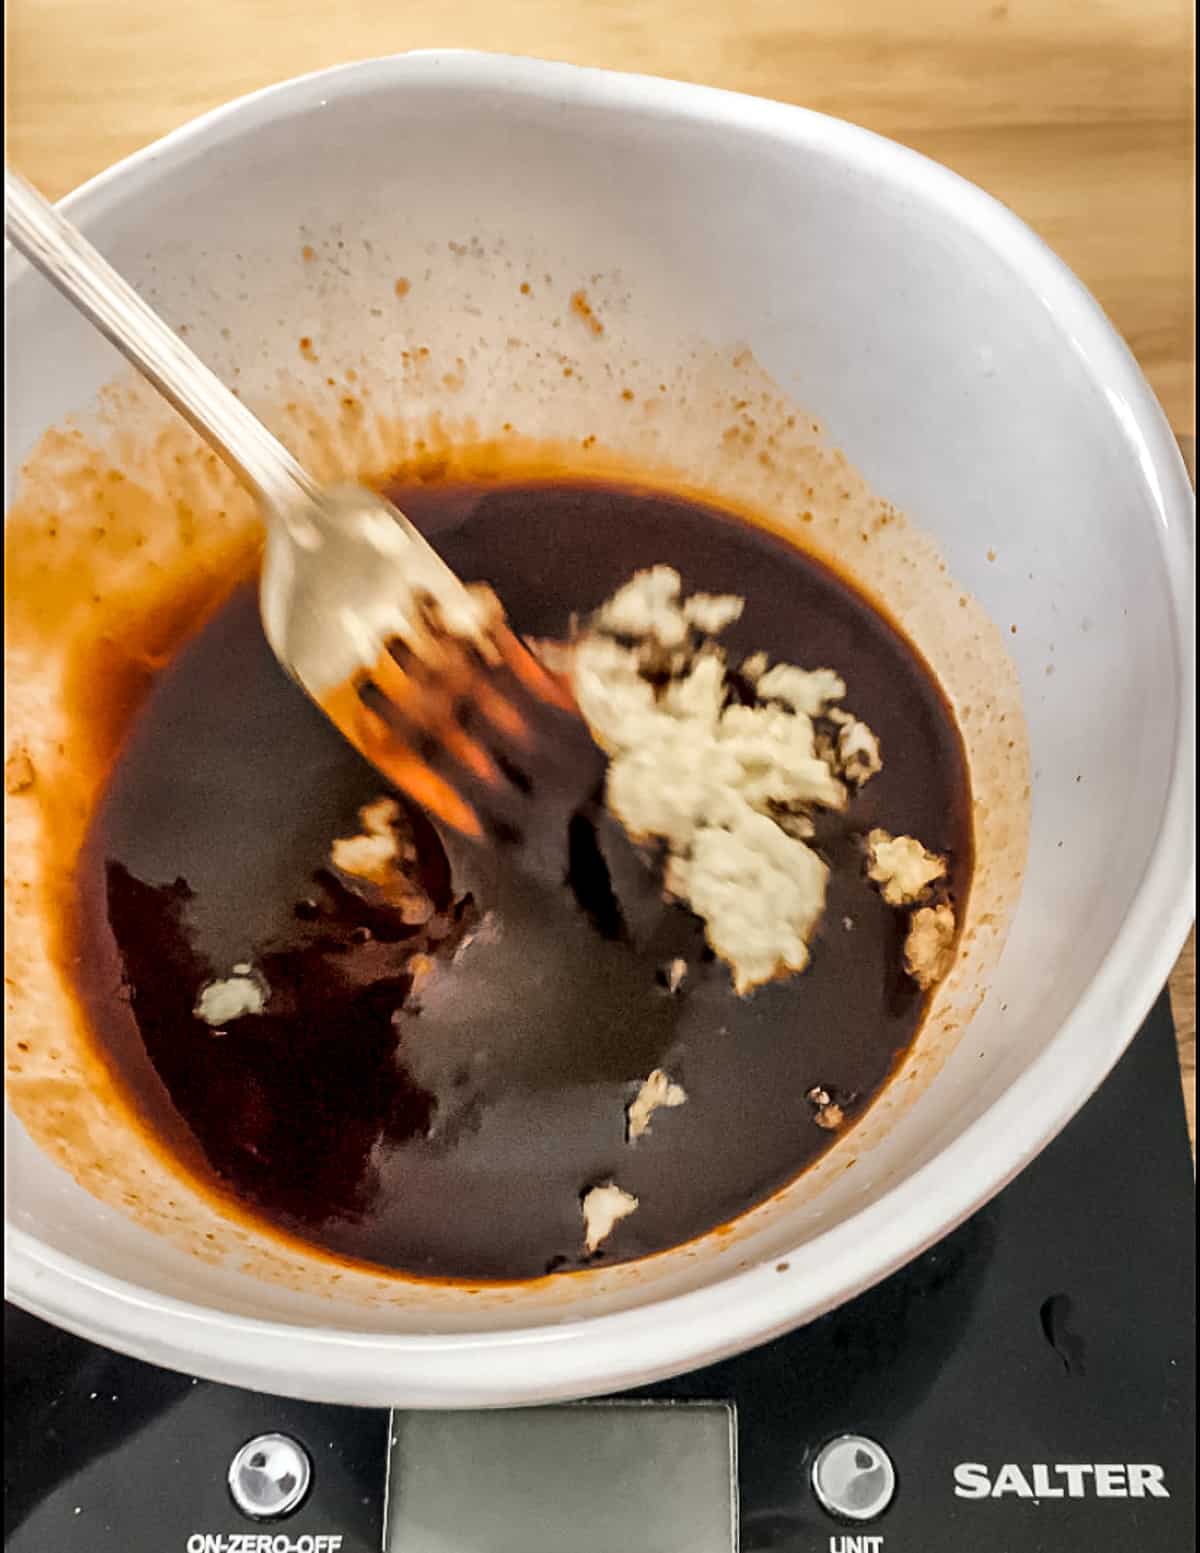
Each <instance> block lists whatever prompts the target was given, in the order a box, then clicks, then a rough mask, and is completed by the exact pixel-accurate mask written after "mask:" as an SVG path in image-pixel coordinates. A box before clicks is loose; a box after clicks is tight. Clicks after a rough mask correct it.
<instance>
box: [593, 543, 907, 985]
mask: <svg viewBox="0 0 1200 1553" xmlns="http://www.w3.org/2000/svg"><path fill="white" fill-rule="evenodd" d="M742 607H743V601H742V600H741V599H739V598H736V597H735V596H733V595H731V594H730V595H725V594H695V595H692V596H691V597H690V598H684V597H682V596H681V582H680V577H679V574H678V572H676V571H674V570H673V569H672V568H671V567H668V566H656V567H653V568H652V569H650V570H649V571H644V572H638V573H637V574H636V575H635V576H634V577H633V578H632V579H631V580H630V581H629V582H628V583H626V584H625V586H624V587H623V588H621V589H619V590H618V592H617V593H615V594H614V595H613V597H612V598H611V599H609V600H608V602H607V603H606V604H604V605H602V607H601V608H600V609H599V610H598V611H597V612H596V614H595V616H594V617H593V618H592V620H591V621H590V622H588V624H587V625H586V627H585V628H584V630H583V631H582V632H581V633H580V634H579V635H578V636H577V638H576V640H575V642H574V645H573V652H572V662H571V677H572V682H573V685H574V688H575V695H576V698H577V700H578V702H579V707H580V710H581V711H582V713H583V715H584V717H585V718H586V719H587V722H588V725H589V726H590V728H591V730H592V733H593V735H594V736H595V738H596V740H597V741H598V742H599V743H600V745H601V746H602V747H603V748H604V749H605V751H606V752H607V754H608V755H609V757H610V762H609V771H608V783H607V793H606V796H607V802H608V806H609V808H610V809H611V811H612V812H613V814H615V815H616V817H617V818H618V819H619V820H620V821H621V823H622V824H623V825H624V826H625V828H626V830H627V831H628V832H629V833H630V835H631V836H633V837H634V838H635V839H636V840H639V841H645V842H661V843H664V844H665V846H666V850H667V859H666V867H665V875H664V878H665V883H666V887H667V889H668V890H669V891H670V892H671V894H673V895H674V896H676V897H677V898H678V899H679V900H681V901H683V902H684V903H685V904H686V905H688V906H690V907H691V909H692V910H693V911H694V912H696V914H697V915H698V916H699V917H701V918H702V919H703V920H704V924H705V930H706V934H707V938H708V942H709V944H710V946H711V947H712V949H713V950H714V952H715V953H716V954H717V955H719V956H720V958H721V959H722V960H724V961H725V962H726V963H727V964H728V965H729V966H730V968H731V969H732V971H733V978H734V985H735V987H736V988H737V991H738V992H739V993H745V992H749V991H750V990H751V989H752V988H754V987H756V986H759V985H760V984H762V983H763V982H767V981H770V980H771V979H772V978H773V977H776V976H780V975H785V974H787V973H789V972H792V971H802V970H803V969H804V968H805V966H806V965H807V964H808V959H809V949H808V946H809V944H810V942H811V941H812V938H813V935H814V934H815V932H816V929H817V924H818V923H819V922H820V919H821V914H822V912H823V911H824V908H825V889H826V883H827V879H828V869H827V867H826V865H825V863H824V862H822V860H821V859H820V858H819V857H818V856H817V853H816V852H815V851H814V850H813V849H812V847H810V846H809V845H808V841H809V839H810V838H811V835H812V820H811V813H812V811H813V810H814V809H822V808H823V809H829V810H842V809H844V808H845V807H846V803H847V801H848V789H847V785H846V784H847V780H849V781H850V782H852V783H855V784H859V783H861V782H863V781H865V780H866V779H867V777H868V776H869V775H870V774H871V770H870V769H868V767H871V768H872V769H874V770H877V769H879V765H880V764H881V762H880V759H879V748H878V743H877V741H875V739H874V736H873V735H872V734H871V732H870V730H869V729H868V728H866V725H865V724H863V723H860V722H859V721H858V720H857V719H855V718H853V717H851V716H850V714H848V713H845V714H842V715H843V718H844V719H845V720H844V721H842V726H841V730H840V731H841V733H842V734H843V735H845V739H844V741H843V739H841V738H837V737H834V736H833V727H832V726H831V727H830V728H829V729H828V730H827V734H826V735H824V736H821V737H819V735H818V729H817V727H816V720H818V719H826V720H827V722H828V723H829V724H831V725H834V726H836V720H835V718H834V716H833V714H834V713H835V712H840V710H841V709H840V708H839V707H838V706H837V703H838V702H839V701H840V700H841V699H842V697H844V696H845V694H846V686H845V684H844V682H843V681H842V679H841V678H840V676H839V675H837V674H836V673H835V672H834V671H833V670H832V669H827V668H821V669H815V670H806V669H801V668H797V667H795V666H794V665H793V664H787V663H781V664H776V665H775V666H774V667H771V666H769V663H768V660H767V658H766V655H765V654H761V653H758V654H754V655H753V656H752V657H750V658H747V659H745V660H744V661H743V662H742V664H741V666H740V669H739V671H738V673H739V675H740V678H741V680H742V681H743V682H744V684H749V685H751V686H753V688H754V691H755V697H756V698H755V701H754V704H752V705H745V704H743V700H744V696H743V697H742V698H739V697H737V696H735V694H734V687H733V685H732V684H731V682H730V679H729V675H728V672H727V665H726V656H725V652H724V650H723V649H722V648H721V647H720V646H719V645H718V644H717V643H716V642H715V641H714V640H713V637H714V636H715V635H716V634H717V633H719V632H720V631H722V630H724V629H726V628H727V627H728V626H729V625H731V624H732V623H733V622H734V621H735V620H737V619H738V618H739V616H740V615H741V613H742ZM843 744H844V749H843Z"/></svg>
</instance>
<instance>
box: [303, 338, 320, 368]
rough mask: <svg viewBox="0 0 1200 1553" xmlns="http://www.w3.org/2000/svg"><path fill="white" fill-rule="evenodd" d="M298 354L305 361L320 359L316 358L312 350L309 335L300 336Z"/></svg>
mask: <svg viewBox="0 0 1200 1553" xmlns="http://www.w3.org/2000/svg"><path fill="white" fill-rule="evenodd" d="M300 354H301V355H302V356H303V357H304V359H305V361H318V360H319V359H320V358H319V357H318V356H317V353H316V351H315V350H314V349H313V342H312V336H311V335H308V334H302V335H301V336H300Z"/></svg>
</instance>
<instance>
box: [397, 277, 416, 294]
mask: <svg viewBox="0 0 1200 1553" xmlns="http://www.w3.org/2000/svg"><path fill="white" fill-rule="evenodd" d="M393 290H394V291H395V293H396V295H397V296H398V297H406V296H407V295H408V293H409V292H410V291H411V290H412V282H411V281H410V280H409V279H408V278H407V277H406V276H404V275H401V276H400V278H399V280H397V282H396V284H395V286H394V287H393Z"/></svg>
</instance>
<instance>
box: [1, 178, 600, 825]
mask: <svg viewBox="0 0 1200 1553" xmlns="http://www.w3.org/2000/svg"><path fill="white" fill-rule="evenodd" d="M4 193H5V221H4V227H5V233H6V235H7V237H8V239H9V241H10V242H11V243H12V244H13V247H14V248H16V249H18V250H19V251H20V252H21V253H22V254H24V256H25V257H26V258H27V259H28V260H29V261H30V263H31V264H33V265H34V266H35V267H36V268H37V269H38V270H40V271H41V273H42V274H43V275H45V277H46V278H47V279H48V280H50V281H51V282H52V283H53V284H54V285H55V286H56V287H57V288H58V290H59V291H61V292H62V294H63V295H64V296H65V297H66V298H67V300H68V301H70V302H71V303H73V305H74V306H75V307H77V308H78V309H79V311H80V312H81V313H83V314H84V316H85V317H86V318H88V319H89V320H90V321H91V322H92V323H93V324H94V325H95V326H96V327H97V328H98V329H99V330H100V332H101V333H102V334H103V335H104V336H105V337H106V338H107V339H108V340H109V341H110V342H111V343H112V344H113V345H115V346H116V348H117V349H118V350H119V351H120V352H121V353H122V354H123V355H124V356H125V357H126V358H127V359H128V360H129V361H130V362H132V363H133V365H134V366H135V367H136V368H137V369H138V371H139V372H141V373H142V374H143V376H144V377H146V378H147V379H148V380H149V381H150V382H151V383H152V384H153V385H154V387H155V388H157V389H158V391H159V392H160V393H161V394H162V395H163V396H164V398H166V399H167V400H168V401H169V402H170V403H171V404H172V405H174V407H175V409H176V410H178V411H179V413H180V414H181V415H182V416H183V417H184V418H185V419H186V420H187V421H188V422H189V423H190V424H191V425H192V427H193V428H194V429H195V430H196V431H197V432H198V433H199V434H200V436H201V437H203V438H204V440H205V441H206V442H207V443H208V444H209V445H210V446H211V447H212V448H213V450H214V451H215V452H216V453H217V454H218V455H219V456H220V457H221V458H222V459H223V460H224V461H225V463H227V464H228V465H229V467H230V468H231V469H232V470H233V472H234V473H235V474H236V475H237V476H238V478H239V479H240V480H241V481H242V483H243V484H244V485H245V486H246V487H247V488H248V489H249V490H250V492H251V493H252V494H253V495H254V496H255V497H256V499H257V500H258V503H259V505H260V507H261V509H262V512H263V515H264V517H265V519H266V533H267V539H266V550H265V555H264V560H263V569H262V579H261V585H260V593H259V598H260V608H261V613H262V621H263V628H264V631H265V633H266V636H267V640H268V641H269V642H270V644H271V647H272V649H273V650H274V652H275V654H276V656H277V657H278V659H279V661H280V663H281V664H282V665H283V667H284V668H285V669H286V670H287V671H288V673H289V674H291V675H292V676H293V678H294V679H295V680H296V681H297V682H298V683H299V684H300V685H301V686H302V688H303V689H304V690H305V691H306V692H307V693H308V694H309V696H311V697H312V699H313V700H314V701H315V702H316V703H317V704H318V705H319V706H320V707H321V708H322V709H323V710H324V711H325V712H326V713H327V714H328V716H329V717H330V718H331V719H332V721H333V722H334V723H335V724H336V725H337V727H338V728H339V729H340V730H341V732H342V733H343V734H344V735H345V737H346V738H347V739H349V741H350V742H351V743H352V744H353V745H354V746H355V747H356V748H357V749H358V750H359V751H360V752H361V753H362V754H363V755H365V756H366V758H367V759H368V760H370V761H371V762H372V764H374V765H375V766H376V767H377V768H378V769H379V771H380V772H381V773H382V774H383V775H384V776H385V777H387V779H388V780H389V781H390V782H392V783H393V784H394V785H395V786H397V787H399V788H400V789H402V790H403V791H405V792H407V793H408V794H409V795H410V796H412V797H413V798H415V799H417V800H418V801H419V802H420V803H422V804H423V805H424V806H425V807H427V808H428V809H429V810H431V811H432V812H433V813H434V814H435V815H436V816H437V817H438V818H440V819H441V820H443V821H445V822H446V823H447V824H449V825H452V826H454V827H455V828H456V829H457V830H459V831H461V832H462V833H463V834H464V835H467V836H476V837H479V836H483V835H485V834H488V833H490V834H492V835H503V836H509V837H516V836H517V835H518V834H519V824H518V823H517V822H516V821H514V819H513V818H512V816H513V814H514V813H516V812H518V811H519V808H520V800H521V799H522V797H524V796H527V795H528V793H529V792H530V791H531V790H532V788H533V786H534V780H535V779H534V775H533V771H534V768H535V767H536V769H537V772H538V775H539V776H542V777H544V776H545V775H546V772H545V771H544V770H543V767H544V766H545V762H544V760H542V759H541V756H542V754H543V752H545V751H551V752H552V753H553V756H554V757H555V758H554V759H552V761H551V764H552V766H554V767H555V768H556V769H557V771H558V773H559V774H561V773H562V772H563V771H564V770H570V769H573V770H574V773H575V775H574V782H573V785H575V786H577V787H579V788H580V789H581V790H582V789H583V788H586V787H589V786H591V785H594V782H595V780H596V770H597V769H598V768H597V761H598V759H599V757H598V753H597V752H596V751H595V747H594V746H593V745H592V744H591V741H590V739H589V738H588V737H587V736H586V728H585V725H584V724H583V722H582V719H581V718H580V717H579V716H578V714H577V712H576V711H575V707H574V701H573V699H572V696H571V693H570V690H569V688H568V686H567V683H566V681H565V680H564V679H563V678H562V677H560V676H557V675H555V674H552V673H550V672H549V671H548V670H547V669H545V668H544V667H543V666H542V665H541V664H540V663H539V662H538V660H537V659H535V658H534V657H533V655H532V654H531V653H530V652H529V650H528V649H527V648H526V647H525V645H524V644H523V643H522V642H521V641H520V640H519V639H518V638H517V637H516V636H515V635H514V634H513V632H512V631H511V630H510V629H509V627H508V625H507V624H506V622H505V619H504V612H503V609H502V608H501V606H500V605H499V603H498V601H497V600H496V599H495V597H494V595H492V594H491V593H490V590H488V589H486V588H483V587H478V586H477V587H467V586H466V585H465V584H464V583H463V582H462V581H461V580H460V579H459V578H458V577H457V576H456V575H455V574H454V572H453V571H452V570H451V569H450V568H449V567H448V566H447V565H446V564H445V562H444V561H442V559H441V558H440V557H439V556H438V554H437V553H436V551H435V550H434V549H433V548H432V547H431V546H430V545H429V543H428V542H427V541H426V539H425V538H424V537H423V535H422V534H420V533H419V532H418V530H417V529H416V528H414V527H413V525H412V524H411V523H410V522H409V521H408V519H407V518H406V517H405V516H404V515H403V513H401V512H399V511H398V510H397V509H396V508H395V507H394V506H393V505H392V504H391V503H390V502H388V501H386V500H385V499H384V498H383V497H381V496H379V495H377V494H376V493H375V492H373V491H369V490H366V489H364V488H362V487H358V486H342V487H335V488H327V487H323V486H321V485H319V484H318V483H317V482H316V481H315V480H314V479H313V478H312V476H311V475H310V474H309V473H308V472H307V471H306V470H305V469H303V468H302V467H301V465H300V464H299V463H298V462H297V461H296V460H295V459H294V458H293V457H292V455H291V454H290V453H289V452H288V451H287V449H286V448H285V447H284V446H283V445H282V443H280V442H279V441H278V440H277V439H276V438H275V437H274V436H272V434H271V433H270V432H269V431H268V430H267V429H266V427H265V426H264V425H263V424H262V422H261V421H259V420H258V419H257V418H256V417H255V416H254V415H253V414H252V413H251V412H250V411H249V410H248V409H247V408H246V406H245V405H244V404H242V402H241V401H240V400H239V399H238V398H237V397H236V396H235V395H234V394H233V393H231V392H230V390H229V389H228V388H226V387H225V385H224V384H223V383H222V382H221V381H220V380H219V379H218V378H217V377H216V376H215V375H214V374H213V373H212V372H211V371H210V370H209V368H208V367H206V366H205V365H204V363H203V362H202V361H200V359H199V358H198V357H197V356H196V355H195V354H194V353H193V352H192V351H191V350H189V349H188V347H187V346H186V345H184V343H183V342H182V340H180V339H179V337H178V336H177V335H176V334H175V333H174V331H173V330H171V329H170V328H169V327H168V326H167V325H166V324H165V323H164V322H163V320H162V319H161V318H159V317H158V315H157V314H156V313H155V312H153V310H152V309H151V308H150V307H148V306H147V304H146V303H145V302H143V301H142V299H141V298H140V297H139V296H138V295H137V293H136V292H135V291H134V290H133V288H132V287H131V286H130V285H129V284H128V282H127V281H125V280H123V279H122V278H121V276H119V275H118V274H117V273H116V271H115V270H113V269H112V267H111V266H110V265H109V264H108V263H107V262H106V261H105V260H104V259H103V258H102V257H101V256H100V254H98V253H97V252H96V250H95V249H94V248H93V247H92V246H91V244H90V243H88V242H87V241H86V239H85V238H84V237H83V236H82V235H81V234H80V233H79V232H78V231H77V230H76V229H75V227H74V226H72V225H71V223H70V222H68V221H67V220H66V219H65V218H64V217H63V216H62V215H61V214H60V213H59V212H58V211H57V210H56V209H55V208H54V207H53V206H52V205H50V204H49V203H48V202H47V201H46V200H45V199H43V197H42V196H41V195H40V194H39V193H38V192H37V191H36V190H35V189H33V188H32V187H31V186H30V185H29V184H28V183H26V182H25V181H24V179H22V178H20V177H19V176H18V175H16V174H15V173H13V172H12V171H11V170H9V169H7V168H6V169H5V174H4ZM546 717H549V718H550V720H551V722H552V723H553V727H551V728H548V729H547V728H544V727H541V726H540V723H541V721H542V720H543V719H544V718H546ZM581 761H582V762H583V763H584V766H585V767H586V770H584V769H581V768H580V767H579V764H578V763H579V762H581Z"/></svg>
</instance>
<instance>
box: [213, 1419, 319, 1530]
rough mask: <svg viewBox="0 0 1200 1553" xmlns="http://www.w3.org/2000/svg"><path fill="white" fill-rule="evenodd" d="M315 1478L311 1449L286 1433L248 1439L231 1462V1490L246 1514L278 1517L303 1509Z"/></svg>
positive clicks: (255, 1517) (263, 1518) (264, 1518)
mask: <svg viewBox="0 0 1200 1553" xmlns="http://www.w3.org/2000/svg"><path fill="white" fill-rule="evenodd" d="M311 1481H312V1464H311V1462H310V1461H309V1459H308V1452H307V1451H306V1450H305V1449H304V1447H303V1446H302V1445H298V1444H297V1443H296V1441H295V1440H292V1439H289V1438H288V1436H287V1435H286V1434H260V1435H256V1436H255V1438H254V1439H253V1440H247V1442H246V1443H245V1445H243V1446H242V1448H241V1450H240V1451H238V1453H237V1455H236V1456H235V1457H234V1458H233V1460H232V1461H231V1462H230V1464H229V1492H230V1493H231V1494H232V1495H233V1502H234V1504H235V1505H237V1507H238V1509H239V1510H240V1511H241V1512H242V1514H243V1515H248V1516H250V1518H251V1519H252V1520H255V1521H271V1520H276V1519H278V1518H279V1517H280V1516H284V1515H291V1513H292V1511H293V1510H298V1509H299V1508H300V1505H301V1502H302V1501H303V1499H304V1496H305V1494H307V1493H308V1485H309V1483H310V1482H311Z"/></svg>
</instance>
